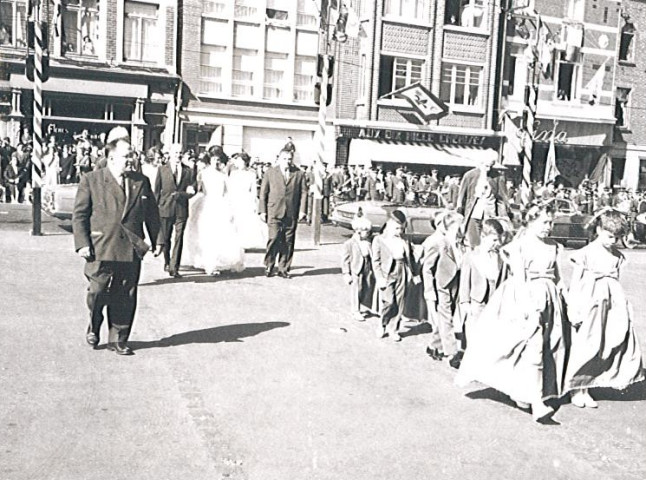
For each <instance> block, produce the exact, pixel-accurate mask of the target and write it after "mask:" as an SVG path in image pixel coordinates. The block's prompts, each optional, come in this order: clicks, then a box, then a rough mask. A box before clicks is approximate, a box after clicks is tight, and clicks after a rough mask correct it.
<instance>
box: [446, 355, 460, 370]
mask: <svg viewBox="0 0 646 480" xmlns="http://www.w3.org/2000/svg"><path fill="white" fill-rule="evenodd" d="M460 363H462V357H461V355H459V354H455V355H453V356H452V357H451V358H449V365H451V368H455V369H456V370H457V369H458V368H460Z"/></svg>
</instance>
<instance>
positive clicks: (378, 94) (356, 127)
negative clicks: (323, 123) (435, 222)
mask: <svg viewBox="0 0 646 480" xmlns="http://www.w3.org/2000/svg"><path fill="white" fill-rule="evenodd" d="M350 3H354V4H355V8H356V11H357V12H358V16H359V20H360V22H361V35H360V37H359V38H358V39H355V40H353V41H351V42H348V43H347V44H343V45H341V46H337V51H338V58H339V61H338V63H339V68H338V71H339V75H338V79H337V85H336V90H337V91H338V92H340V94H339V96H340V98H339V100H338V101H339V103H338V104H337V106H336V136H337V160H338V162H339V163H346V162H347V163H350V164H369V163H372V164H379V165H382V166H384V167H387V168H388V167H390V166H395V165H396V164H401V163H409V164H411V168H422V169H424V168H426V167H424V165H430V164H433V165H442V166H443V167H442V170H443V171H445V172H446V173H459V172H462V171H464V170H465V169H466V168H469V167H471V166H473V165H475V164H476V163H477V162H478V161H479V160H480V159H482V158H484V157H489V158H497V157H498V154H499V153H498V150H499V145H500V136H499V135H498V133H497V132H496V131H495V130H496V125H495V111H494V109H495V107H496V91H495V78H496V74H497V69H496V65H497V55H498V49H497V47H496V45H497V42H498V39H497V35H498V29H499V19H500V5H499V2H498V1H497V0H494V1H482V0H469V1H466V2H464V1H459V0H362V1H360V2H350ZM418 82H420V83H421V84H422V85H423V86H424V87H426V88H427V89H428V90H429V91H430V92H431V93H432V94H433V95H435V96H436V97H437V98H439V99H440V100H441V102H443V103H444V104H445V105H446V106H447V107H448V115H446V116H444V117H443V118H440V119H438V120H432V121H431V122H430V124H429V123H427V122H424V121H421V119H420V118H418V117H417V116H416V115H415V113H414V111H413V109H412V108H411V105H410V104H409V103H408V102H407V101H406V100H405V99H401V98H395V97H393V96H392V95H390V93H391V92H393V91H396V90H398V89H401V88H403V87H406V86H408V85H412V84H415V83H418ZM341 92H343V93H341ZM414 165H418V167H415V166H414Z"/></svg>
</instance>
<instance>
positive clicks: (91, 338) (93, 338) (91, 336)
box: [85, 332, 99, 348]
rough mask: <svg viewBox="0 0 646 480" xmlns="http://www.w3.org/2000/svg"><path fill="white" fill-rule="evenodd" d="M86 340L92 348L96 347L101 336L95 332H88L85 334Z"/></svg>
mask: <svg viewBox="0 0 646 480" xmlns="http://www.w3.org/2000/svg"><path fill="white" fill-rule="evenodd" d="M85 341H86V342H87V344H88V345H89V346H91V347H92V348H96V346H97V345H98V344H99V336H98V335H97V334H96V333H94V332H87V333H86V334H85Z"/></svg>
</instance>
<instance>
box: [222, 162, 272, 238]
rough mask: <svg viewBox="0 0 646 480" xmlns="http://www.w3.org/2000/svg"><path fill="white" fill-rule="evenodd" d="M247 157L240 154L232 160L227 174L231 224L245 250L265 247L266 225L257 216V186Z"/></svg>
mask: <svg viewBox="0 0 646 480" xmlns="http://www.w3.org/2000/svg"><path fill="white" fill-rule="evenodd" d="M249 160H250V158H249V155H247V154H246V153H240V154H238V155H236V156H234V158H233V165H234V168H233V169H232V170H231V173H230V174H229V183H228V188H229V190H228V191H229V199H230V203H231V207H232V208H233V223H234V224H235V226H236V229H237V230H238V235H239V237H240V239H241V240H242V246H243V247H244V248H245V249H251V248H265V247H266V246H267V224H265V223H264V222H263V221H262V220H261V219H260V217H259V216H258V184H257V182H256V173H255V172H254V171H252V170H249V168H248V167H249Z"/></svg>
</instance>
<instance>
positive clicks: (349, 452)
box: [0, 204, 646, 480]
mask: <svg viewBox="0 0 646 480" xmlns="http://www.w3.org/2000/svg"><path fill="white" fill-rule="evenodd" d="M29 214H30V211H29V209H28V207H16V206H7V205H5V204H0V253H1V254H0V272H2V273H1V274H0V275H1V276H0V278H1V282H0V284H1V288H0V292H1V293H0V295H1V298H2V307H3V308H2V310H1V313H0V326H1V332H2V334H1V335H0V369H1V370H0V388H1V391H2V394H1V395H0V479H2V480H37V479H47V480H77V479H78V480H94V479H96V480H103V479H107V478H110V479H113V480H121V479H133V480H134V479H136V480H147V479H155V480H165V479H187V480H202V479H215V478H231V479H254V480H274V479H275V480H310V479H334V480H346V479H347V480H353V479H367V480H368V479H369V480H372V479H406V480H407V479H428V478H437V479H443V480H452V479H592V478H595V479H635V480H642V479H644V478H646V456H644V452H645V451H646V387H645V386H644V385H639V386H637V387H634V388H632V389H630V390H628V391H627V392H624V393H623V394H621V393H614V392H607V391H603V392H597V398H598V399H600V408H599V409H598V410H597V411H594V410H579V409H576V408H575V407H573V406H571V405H565V406H563V407H562V408H561V409H560V410H559V411H558V412H557V413H556V415H555V417H554V420H555V422H554V425H538V424H535V423H533V422H532V421H531V418H530V415H529V414H527V413H524V412H522V411H521V410H518V409H516V408H515V407H513V406H512V405H511V403H510V402H509V400H507V399H505V398H504V397H503V396H501V395H499V394H497V393H496V392H494V391H492V390H489V389H482V388H481V389H472V390H471V391H469V390H463V389H460V388H457V387H455V386H454V385H453V378H454V374H455V372H454V371H453V370H451V369H450V368H449V367H448V365H444V364H437V363H433V362H432V361H431V360H429V359H428V358H427V357H426V356H425V355H424V353H423V351H424V347H425V342H426V338H425V335H423V333H424V332H426V330H425V329H424V326H421V327H420V326H419V325H417V324H412V323H411V324H410V327H411V331H410V333H409V334H408V335H406V336H405V338H404V340H403V342H401V343H400V344H395V343H392V342H390V341H388V340H387V339H384V340H377V339H376V338H375V336H374V330H375V326H376V319H371V320H370V321H368V322H366V323H357V322H353V321H352V320H350V319H349V318H347V315H346V310H347V300H346V298H347V295H346V293H347V292H346V287H345V286H344V285H343V284H342V282H341V277H340V275H339V272H340V270H339V254H340V242H342V241H343V239H344V237H343V235H344V231H340V230H338V229H335V228H334V227H327V226H326V227H325V228H324V233H323V245H322V246H321V247H320V248H315V247H314V246H313V245H312V242H311V233H310V231H309V229H307V228H305V227H304V228H300V236H299V239H298V241H297V249H298V251H297V252H296V255H295V263H294V269H293V273H294V276H295V278H293V279H292V280H289V281H287V280H282V279H280V278H269V279H267V278H265V277H264V276H263V274H262V272H263V271H262V262H261V260H262V253H260V252H256V253H251V254H249V256H248V265H249V268H248V269H247V270H246V271H245V272H244V273H243V274H241V275H236V276H231V277H227V276H223V277H220V278H211V277H205V276H204V275H199V274H197V273H196V272H185V273H186V275H185V277H184V278H182V279H170V278H169V277H168V276H167V275H166V274H164V272H163V271H162V262H161V260H159V259H155V258H152V257H149V258H147V259H146V260H145V262H144V268H143V275H142V281H141V286H140V289H139V298H140V301H139V310H138V315H137V319H136V321H135V327H134V331H133V335H132V338H131V340H132V342H131V345H132V346H133V347H134V348H135V350H136V355H135V356H133V357H118V356H116V355H114V354H113V353H111V352H108V351H106V350H105V349H104V348H100V349H99V350H98V351H93V350H91V349H90V348H89V347H88V346H87V345H86V344H85V341H84V329H85V327H86V324H87V315H86V311H85V306H84V289H85V286H86V284H85V279H84V277H83V275H82V266H83V265H82V261H81V260H80V259H78V258H77V257H76V255H75V254H74V252H73V245H72V237H71V235H70V234H69V232H68V230H66V229H65V228H61V226H63V227H65V226H66V225H69V223H66V222H59V221H57V220H54V219H50V218H45V223H44V231H45V232H46V235H44V236H42V237H32V236H30V235H29V233H28V231H29V228H30V224H29ZM625 254H626V256H627V257H628V260H629V265H630V267H629V269H628V270H627V271H626V272H625V274H624V277H623V279H622V282H623V284H624V285H625V287H626V289H627V292H628V294H629V297H630V298H631V300H632V301H633V303H634V307H635V312H636V321H637V331H638V335H639V337H640V341H641V345H642V349H644V348H646V344H645V343H644V342H645V341H646V315H645V314H644V311H645V308H646V297H645V296H644V291H646V290H645V287H646V249H644V250H634V251H626V252H625ZM102 341H103V339H102ZM467 393H468V394H467Z"/></svg>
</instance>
